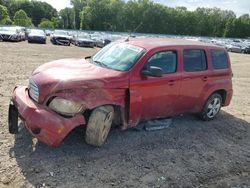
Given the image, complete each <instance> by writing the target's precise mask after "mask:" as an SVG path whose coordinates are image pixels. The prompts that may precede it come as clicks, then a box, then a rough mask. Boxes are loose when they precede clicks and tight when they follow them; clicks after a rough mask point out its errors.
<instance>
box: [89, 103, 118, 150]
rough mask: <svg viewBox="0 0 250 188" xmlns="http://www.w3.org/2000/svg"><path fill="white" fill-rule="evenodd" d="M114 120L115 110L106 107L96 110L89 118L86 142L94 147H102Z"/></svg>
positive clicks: (109, 106) (108, 106)
mask: <svg viewBox="0 0 250 188" xmlns="http://www.w3.org/2000/svg"><path fill="white" fill-rule="evenodd" d="M113 119H114V108H113V107H112V106H111V105H105V106H101V107H98V108H96V109H94V110H93V111H92V113H91V115H90V117H89V121H88V124H87V129H86V135H85V140H86V142H87V143H88V144H90V145H93V146H101V145H103V144H104V142H105V141H106V139H107V136H108V134H109V131H110V128H111V125H112V122H113Z"/></svg>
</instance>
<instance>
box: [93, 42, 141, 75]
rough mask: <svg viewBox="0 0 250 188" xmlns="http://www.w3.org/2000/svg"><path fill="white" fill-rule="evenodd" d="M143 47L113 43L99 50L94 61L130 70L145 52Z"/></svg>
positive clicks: (105, 65) (116, 68)
mask: <svg viewBox="0 0 250 188" xmlns="http://www.w3.org/2000/svg"><path fill="white" fill-rule="evenodd" d="M144 52H145V50H144V49H143V48H141V47H138V46H134V45H131V44H127V43H111V44H109V45H107V46H106V47H104V48H103V49H102V50H100V51H99V52H97V53H96V54H95V55H94V56H93V58H92V61H93V62H94V63H96V64H99V65H100V66H104V67H107V68H110V69H114V70H118V71H128V70H129V69H130V68H131V67H132V66H133V65H134V64H135V63H136V62H137V61H138V60H139V58H140V57H141V56H142V55H143V54H144Z"/></svg>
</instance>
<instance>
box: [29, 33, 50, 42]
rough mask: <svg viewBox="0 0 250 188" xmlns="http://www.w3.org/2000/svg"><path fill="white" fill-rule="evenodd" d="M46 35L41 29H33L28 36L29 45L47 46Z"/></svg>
mask: <svg viewBox="0 0 250 188" xmlns="http://www.w3.org/2000/svg"><path fill="white" fill-rule="evenodd" d="M46 39H47V37H46V34H45V32H44V31H43V30H40V29H31V30H30V31H29V34H28V42H29V43H42V44H46Z"/></svg>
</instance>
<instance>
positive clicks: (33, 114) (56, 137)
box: [9, 86, 86, 147]
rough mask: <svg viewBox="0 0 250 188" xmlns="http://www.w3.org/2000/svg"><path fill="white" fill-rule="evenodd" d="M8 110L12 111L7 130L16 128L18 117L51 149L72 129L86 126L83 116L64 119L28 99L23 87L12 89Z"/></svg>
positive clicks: (25, 89) (26, 90) (26, 89)
mask: <svg viewBox="0 0 250 188" xmlns="http://www.w3.org/2000/svg"><path fill="white" fill-rule="evenodd" d="M10 109H11V110H12V111H11V112H10V111H9V130H13V127H14V130H16V129H17V128H18V121H16V119H17V117H15V115H16V116H19V117H20V118H21V119H22V120H23V122H24V124H25V126H26V128H27V129H28V130H29V132H30V133H31V134H32V135H33V136H34V137H36V138H37V139H38V140H39V141H41V142H43V143H45V144H47V145H49V146H52V147H57V146H59V145H60V143H61V142H62V141H63V139H64V138H65V137H66V136H67V135H68V133H69V132H70V131H71V130H72V129H74V128H75V127H77V126H79V125H83V124H86V121H85V118H84V116H83V115H80V114H79V115H76V116H74V117H71V118H65V117H63V116H61V115H59V114H57V113H56V112H54V111H52V110H50V109H49V108H48V107H47V106H44V105H40V104H37V103H35V102H34V101H33V100H32V99H31V98H30V97H29V94H28V88H27V87H24V86H21V87H16V88H15V89H14V92H13V97H12V99H11V103H10V108H9V110H10ZM15 110H16V113H15ZM13 112H14V113H13ZM15 127H16V128H15ZM10 132H11V131H10ZM11 133H15V131H14V132H11Z"/></svg>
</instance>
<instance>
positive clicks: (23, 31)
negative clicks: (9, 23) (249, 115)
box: [14, 26, 27, 41]
mask: <svg viewBox="0 0 250 188" xmlns="http://www.w3.org/2000/svg"><path fill="white" fill-rule="evenodd" d="M14 27H15V28H16V29H17V32H18V33H19V34H20V35H21V39H22V41H25V40H26V39H27V35H26V32H27V29H26V28H25V27H21V26H14Z"/></svg>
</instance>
